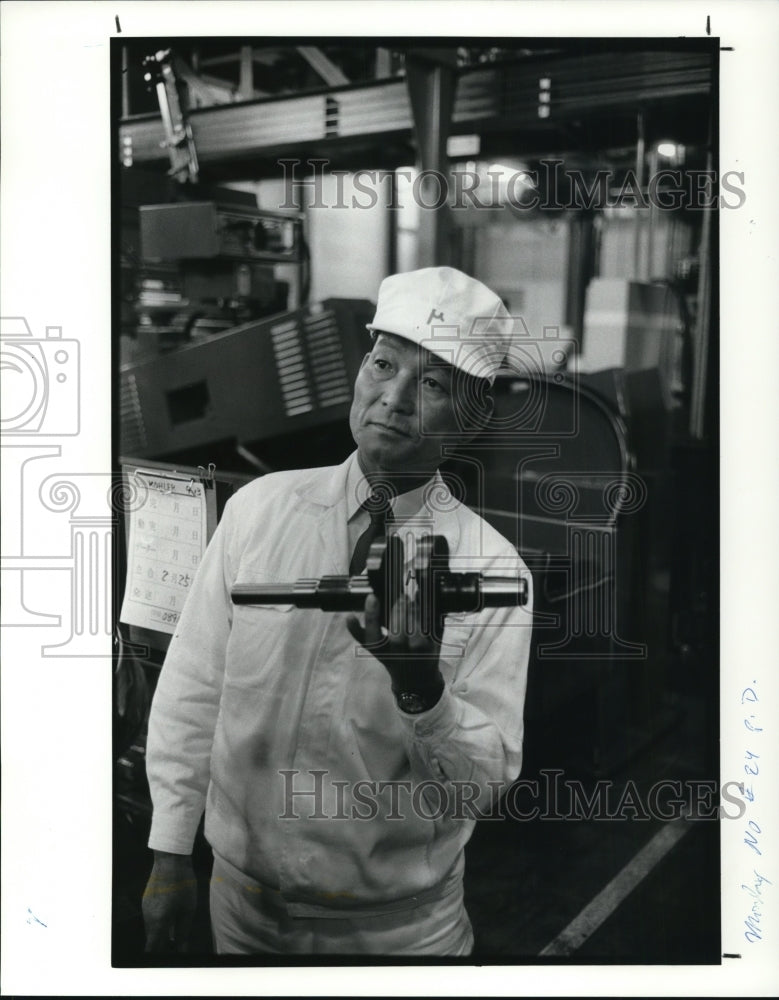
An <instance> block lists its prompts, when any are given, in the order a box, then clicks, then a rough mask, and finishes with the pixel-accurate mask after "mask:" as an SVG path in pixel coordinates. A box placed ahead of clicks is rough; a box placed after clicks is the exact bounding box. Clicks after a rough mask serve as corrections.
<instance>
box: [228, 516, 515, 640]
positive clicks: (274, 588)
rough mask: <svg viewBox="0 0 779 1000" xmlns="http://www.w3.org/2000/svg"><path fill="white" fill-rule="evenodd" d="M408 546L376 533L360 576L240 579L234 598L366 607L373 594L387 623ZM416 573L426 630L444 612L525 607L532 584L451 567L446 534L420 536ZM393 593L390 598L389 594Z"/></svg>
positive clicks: (438, 630)
mask: <svg viewBox="0 0 779 1000" xmlns="http://www.w3.org/2000/svg"><path fill="white" fill-rule="evenodd" d="M403 555H404V549H403V542H402V541H401V539H400V538H398V537H397V536H394V535H393V536H390V537H389V538H380V539H377V540H376V541H375V542H374V543H373V545H372V546H371V549H370V552H369V555H368V561H367V564H366V572H365V573H363V574H361V575H359V576H352V577H349V576H323V577H321V578H320V579H302V580H297V581H296V582H293V583H272V584H261V583H260V584H251V583H244V584H237V585H236V586H234V587H233V589H232V591H231V594H230V596H231V598H232V601H233V603H234V604H257V605H262V604H291V605H293V606H294V607H298V608H319V609H320V610H322V611H356V612H359V611H362V610H363V608H364V606H365V600H366V598H367V597H369V596H370V595H371V594H375V595H376V596H377V597H378V598H379V601H380V602H381V605H382V611H383V617H384V622H385V625H386V619H387V615H388V613H389V609H390V608H391V607H392V606H393V604H394V602H395V601H396V600H397V598H398V597H399V596H400V595H401V594H402V593H403V591H404V578H403V567H404V558H403ZM414 576H415V580H416V585H417V588H418V593H419V597H420V611H421V615H422V622H421V625H422V631H423V632H425V634H434V635H436V636H438V637H440V635H441V634H442V631H443V618H444V616H445V615H447V614H452V613H469V612H471V613H475V612H478V611H481V610H482V609H483V608H500V607H521V606H523V605H524V604H526V603H527V596H528V584H527V580H526V579H524V577H521V576H508V575H501V574H494V573H480V572H470V573H456V572H452V571H451V570H450V569H449V546H448V545H447V542H446V539H445V538H444V537H443V536H442V535H435V536H425V537H424V538H422V539H420V540H419V541H418V542H417V546H416V553H415V558H414ZM388 595H389V598H390V599H389V600H388V599H387V597H388Z"/></svg>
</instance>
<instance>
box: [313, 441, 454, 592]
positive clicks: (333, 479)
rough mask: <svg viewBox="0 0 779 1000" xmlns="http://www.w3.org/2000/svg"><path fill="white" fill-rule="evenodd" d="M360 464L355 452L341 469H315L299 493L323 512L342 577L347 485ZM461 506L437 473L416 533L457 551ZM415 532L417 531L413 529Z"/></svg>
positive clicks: (323, 532) (324, 531) (328, 544)
mask: <svg viewBox="0 0 779 1000" xmlns="http://www.w3.org/2000/svg"><path fill="white" fill-rule="evenodd" d="M356 461H357V452H356V451H354V452H352V454H351V455H350V456H349V457H348V458H347V459H346V461H345V462H342V463H341V465H335V466H329V467H326V468H321V469H312V470H311V474H310V476H309V477H308V478H306V479H305V480H304V481H303V482H301V483H300V485H299V486H298V487H297V490H296V493H297V495H298V496H299V497H301V498H302V499H304V500H306V501H307V502H308V503H310V504H313V505H317V506H319V507H320V508H321V516H320V517H319V533H320V536H321V539H322V542H323V545H324V548H325V551H327V552H328V553H330V554H331V556H332V561H333V562H334V564H337V565H338V566H339V568H338V569H337V570H335V571H336V572H338V573H344V572H346V570H345V568H343V565H342V564H343V555H342V554H341V555H340V556H338V555H336V548H337V550H338V551H339V552H341V553H343V552H345V551H346V549H347V543H346V537H347V532H346V522H347V518H348V514H347V501H346V483H347V479H348V477H349V470H350V468H351V466H352V463H353V462H356ZM459 506H460V505H459V503H458V502H457V501H456V500H455V499H454V497H453V496H452V494H451V493H450V491H449V488H448V487H447V485H446V483H445V482H444V480H443V478H442V476H441V473H440V472H436V474H435V477H434V479H433V482H432V483H431V486H430V489H429V490H426V502H425V505H424V507H423V509H422V511H421V512H420V514H421V517H420V519H419V523H420V529H419V531H415V532H414V533H415V534H427V533H429V532H430V531H431V530H432V532H433V534H436V535H443V536H444V537H445V538H446V540H447V542H448V543H449V549H450V551H456V550H457V546H458V545H459V542H460V521H459V518H458V516H457V510H458V508H459ZM412 521H413V519H412ZM431 521H432V529H431V527H430V525H431ZM411 530H414V529H413V527H412V529H411ZM334 543H335V548H334ZM347 562H348V559H347Z"/></svg>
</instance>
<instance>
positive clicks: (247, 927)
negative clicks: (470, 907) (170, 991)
mask: <svg viewBox="0 0 779 1000" xmlns="http://www.w3.org/2000/svg"><path fill="white" fill-rule="evenodd" d="M211 929H212V934H213V938H214V947H215V950H216V952H217V954H219V955H257V954H275V955H420V956H421V955H428V956H430V955H439V956H444V955H463V956H465V955H470V953H471V951H472V950H473V931H472V929H471V922H470V920H469V919H468V914H467V913H466V911H465V906H464V904H463V891H462V883H460V885H459V887H458V888H457V889H455V890H454V891H453V892H450V893H448V894H447V895H446V896H444V897H443V898H442V899H437V900H434V901H432V902H428V903H423V904H421V905H420V906H417V907H415V908H414V909H410V910H399V911H394V912H392V913H385V914H381V915H379V916H365V915H359V916H346V917H341V916H332V917H331V916H327V917H292V916H290V915H289V913H288V912H287V908H286V906H285V904H284V901H283V900H281V899H280V897H279V896H278V895H277V894H275V893H272V892H262V891H260V890H259V889H258V888H257V886H256V884H255V883H251V884H250V883H249V881H248V880H247V881H246V882H245V883H243V884H241V882H240V881H239V879H238V877H237V875H236V871H235V869H234V868H233V867H232V866H231V867H230V868H229V869H228V867H227V866H226V865H225V864H224V863H223V862H222V861H221V860H220V858H219V857H218V856H217V855H215V856H214V870H213V874H212V876H211Z"/></svg>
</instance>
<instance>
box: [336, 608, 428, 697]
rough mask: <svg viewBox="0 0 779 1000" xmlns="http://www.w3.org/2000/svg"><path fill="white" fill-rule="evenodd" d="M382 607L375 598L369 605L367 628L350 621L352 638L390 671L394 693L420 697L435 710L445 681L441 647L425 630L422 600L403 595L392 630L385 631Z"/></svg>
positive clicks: (393, 613)
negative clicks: (440, 659) (439, 662)
mask: <svg viewBox="0 0 779 1000" xmlns="http://www.w3.org/2000/svg"><path fill="white" fill-rule="evenodd" d="M381 617H382V616H381V604H380V603H379V599H378V598H377V597H376V596H375V595H371V596H370V597H368V598H367V599H366V601H365V627H364V628H363V627H362V626H361V625H360V622H359V620H358V619H357V617H356V616H355V615H350V616H349V618H348V619H347V621H346V625H347V628H348V629H349V631H350V633H351V634H352V636H353V637H354V638H355V639H356V640H357V642H359V643H360V644H361V645H362V646H364V647H365V649H367V650H369V652H371V653H373V655H374V656H375V657H376V659H378V660H380V661H381V662H382V663H383V664H384V666H385V667H386V668H387V672H388V673H389V675H390V677H391V678H392V690H393V692H394V693H395V694H396V695H398V694H402V693H410V694H420V695H422V696H423V697H425V699H426V700H427V701H428V702H429V706H430V707H431V708H432V706H433V705H434V704H435V703H436V702H437V701H438V699H439V698H440V697H441V692H442V691H443V689H444V680H443V677H442V676H441V671H440V670H439V667H438V657H439V655H440V652H441V644H440V642H438V641H437V640H436V638H435V637H434V636H433V635H431V634H429V633H428V632H426V631H425V630H423V629H422V623H421V615H420V610H419V598H418V597H416V598H414V599H413V600H412V599H410V598H408V597H406V596H405V594H404V595H401V596H400V597H399V598H398V599H397V601H395V604H394V605H393V607H392V611H391V612H390V616H389V627H388V629H386V630H383V629H382V627H381Z"/></svg>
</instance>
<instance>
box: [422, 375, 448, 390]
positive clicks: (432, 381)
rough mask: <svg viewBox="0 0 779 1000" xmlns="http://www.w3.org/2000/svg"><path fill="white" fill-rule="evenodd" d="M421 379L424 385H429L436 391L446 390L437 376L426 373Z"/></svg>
mask: <svg viewBox="0 0 779 1000" xmlns="http://www.w3.org/2000/svg"><path fill="white" fill-rule="evenodd" d="M422 381H423V384H424V385H427V386H429V387H430V388H431V389H435V390H436V391H437V392H446V387H445V386H444V385H443V384H442V383H441V382H439V381H438V379H437V378H433V377H432V376H431V375H427V376H426V377H425V378H424V379H423V380H422Z"/></svg>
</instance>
